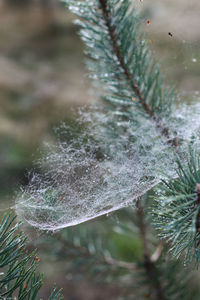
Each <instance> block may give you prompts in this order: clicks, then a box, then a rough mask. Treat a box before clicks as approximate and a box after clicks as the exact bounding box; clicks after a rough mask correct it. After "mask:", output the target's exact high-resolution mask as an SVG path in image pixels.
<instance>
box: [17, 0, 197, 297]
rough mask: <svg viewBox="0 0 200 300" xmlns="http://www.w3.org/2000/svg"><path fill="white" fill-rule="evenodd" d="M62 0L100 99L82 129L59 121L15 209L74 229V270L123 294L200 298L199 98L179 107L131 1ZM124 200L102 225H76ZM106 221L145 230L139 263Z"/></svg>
mask: <svg viewBox="0 0 200 300" xmlns="http://www.w3.org/2000/svg"><path fill="white" fill-rule="evenodd" d="M65 2H66V4H67V5H68V7H69V9H70V10H71V11H72V12H73V13H75V14H76V15H77V16H78V17H79V18H80V19H79V20H78V21H76V24H78V25H79V26H80V27H81V31H80V36H81V38H82V40H83V41H84V42H85V45H86V54H87V65H88V68H89V71H90V77H91V78H93V80H94V86H95V88H96V94H97V95H98V96H99V97H100V98H101V99H102V101H101V105H98V106H96V107H93V108H90V109H89V110H88V109H87V110H82V111H81V112H80V113H79V117H78V120H77V123H78V125H79V128H80V131H79V132H78V133H77V132H76V130H74V129H73V128H70V127H67V126H66V125H63V126H62V130H61V135H60V138H59V141H58V144H57V145H56V146H55V147H53V148H49V149H47V153H46V155H45V156H44V158H43V159H41V161H40V162H39V165H40V167H41V168H42V170H43V175H38V174H33V176H32V179H31V180H30V184H29V186H28V187H26V188H24V189H23V191H22V192H21V193H20V194H19V195H18V200H17V204H16V211H17V213H18V215H19V216H20V217H22V218H25V219H26V220H27V221H28V223H29V224H31V225H32V226H35V227H37V228H39V229H41V230H47V231H48V230H50V231H55V232H56V231H58V230H60V229H62V228H66V227H69V228H67V229H65V230H64V231H63V232H61V233H60V232H57V233H56V234H55V238H57V240H58V241H60V243H61V244H62V245H63V247H64V249H65V251H66V253H67V258H66V259H67V260H69V262H70V263H71V270H72V271H73V269H74V267H75V269H77V268H78V267H79V268H80V270H81V273H82V274H85V272H84V270H85V269H86V271H87V273H88V272H89V273H90V275H92V276H91V278H93V279H96V280H97V281H98V280H100V281H105V282H107V283H109V284H111V283H113V282H114V283H116V284H117V285H118V286H121V288H122V290H123V288H124V290H123V294H122V295H120V297H121V298H120V299H146V298H149V299H155V300H158V299H159V300H164V299H170V300H171V299H177V300H178V299H198V297H199V295H200V294H199V290H198V288H196V287H194V286H193V285H192V281H193V280H192V279H194V277H193V278H192V277H191V279H190V280H189V279H188V275H187V274H188V270H190V271H191V276H192V267H194V265H195V266H197V265H198V262H199V259H200V253H199V241H200V235H199V233H200V212H199V209H200V171H199V169H200V168H199V166H200V160H199V125H200V124H199V118H198V115H199V104H198V103H194V104H190V105H188V104H184V103H181V104H180V101H179V98H178V96H177V94H176V92H175V91H174V90H173V89H171V88H169V87H166V86H165V85H164V83H163V80H162V76H161V74H160V68H159V65H158V64H157V63H155V61H154V58H153V57H152V54H151V51H150V50H149V46H148V41H147V40H146V38H145V36H144V34H143V33H142V32H141V30H140V23H141V19H140V17H139V15H138V13H137V11H135V9H134V6H133V5H132V1H129V0H123V1H117V0H81V1H76V0H65ZM127 206H128V207H129V208H126V209H125V210H124V211H123V213H122V215H120V217H119V219H120V221H118V222H115V221H114V220H112V219H111V220H109V221H108V220H106V221H104V224H102V228H101V230H99V229H97V228H96V227H95V226H93V225H87V224H81V225H77V224H80V223H84V222H85V221H87V220H90V219H94V218H96V217H98V216H101V215H105V214H108V213H110V212H113V211H116V210H119V209H120V208H124V207H127ZM130 207H131V208H130ZM72 225H77V226H76V227H73V228H70V226H72ZM151 225H153V226H154V228H155V229H156V230H157V231H158V232H159V237H160V238H161V241H159V240H158V239H157V238H156V234H155V232H154V229H153V228H152V226H151ZM108 227H109V228H110V230H111V231H116V229H117V230H118V232H120V233H121V235H122V236H124V237H131V236H136V235H137V236H139V238H140V243H141V249H142V253H143V254H142V255H141V257H139V259H138V260H137V261H136V262H133V261H128V262H127V261H122V260H120V259H119V256H118V255H117V253H116V247H115V245H114V244H113V241H112V240H111V241H110V244H109V245H108V243H106V241H107V240H108V235H107V234H108V233H107V230H106V228H108ZM98 230H99V232H98ZM176 258H179V260H178V261H177V260H176ZM182 262H183V263H184V265H186V264H187V269H185V268H184V267H183V266H182V265H181V264H182ZM133 278H136V279H137V280H136V279H135V280H133ZM133 281H134V284H133ZM188 282H189V285H188ZM134 285H135V286H134Z"/></svg>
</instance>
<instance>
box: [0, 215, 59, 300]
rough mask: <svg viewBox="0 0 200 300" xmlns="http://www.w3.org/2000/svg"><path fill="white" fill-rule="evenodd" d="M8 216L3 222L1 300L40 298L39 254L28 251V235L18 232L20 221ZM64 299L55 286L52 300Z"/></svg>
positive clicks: (0, 265)
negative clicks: (17, 221)
mask: <svg viewBox="0 0 200 300" xmlns="http://www.w3.org/2000/svg"><path fill="white" fill-rule="evenodd" d="M14 220H15V217H11V216H10V215H7V216H6V215H5V216H4V217H3V219H2V221H1V224H0V271H1V272H0V299H7V300H9V299H14V297H17V299H19V300H22V299H29V300H34V299H38V292H39V290H40V288H41V286H42V276H41V275H40V274H37V273H36V267H37V264H38V260H39V259H38V257H37V256H36V255H35V252H32V253H28V252H27V251H26V237H25V236H24V234H23V233H22V232H19V231H18V230H19V227H20V225H21V223H16V224H15V225H14ZM50 299H51V300H56V299H62V297H61V293H60V291H56V290H55V288H54V289H53V291H52V293H51V295H50V297H49V300H50Z"/></svg>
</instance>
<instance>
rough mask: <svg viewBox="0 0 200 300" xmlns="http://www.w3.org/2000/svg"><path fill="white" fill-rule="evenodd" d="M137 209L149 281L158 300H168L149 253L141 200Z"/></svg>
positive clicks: (145, 267) (144, 261)
mask: <svg viewBox="0 0 200 300" xmlns="http://www.w3.org/2000/svg"><path fill="white" fill-rule="evenodd" d="M137 208H138V209H137V216H138V225H139V230H140V236H141V241H142V244H143V266H144V269H145V272H146V275H147V277H148V279H149V281H150V282H151V283H152V287H153V289H154V291H155V295H156V300H166V298H165V295H164V291H163V287H162V283H161V282H160V279H159V276H158V274H157V268H156V265H155V262H154V261H153V260H152V257H151V254H150V251H149V246H148V240H147V225H146V223H145V220H144V208H143V207H142V205H141V202H140V200H138V202H137Z"/></svg>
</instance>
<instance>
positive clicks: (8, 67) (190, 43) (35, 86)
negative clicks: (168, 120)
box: [0, 0, 200, 300]
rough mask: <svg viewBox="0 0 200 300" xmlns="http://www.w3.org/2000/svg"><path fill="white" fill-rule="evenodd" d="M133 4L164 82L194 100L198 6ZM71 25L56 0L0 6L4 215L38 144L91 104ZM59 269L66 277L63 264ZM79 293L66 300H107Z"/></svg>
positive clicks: (17, 0)
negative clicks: (80, 107) (74, 111)
mask: <svg viewBox="0 0 200 300" xmlns="http://www.w3.org/2000/svg"><path fill="white" fill-rule="evenodd" d="M134 5H136V6H137V8H138V9H140V10H141V11H142V15H143V16H144V24H143V27H144V30H145V31H146V32H147V39H149V41H150V47H151V48H152V50H153V52H154V54H155V56H156V57H157V58H158V59H159V60H160V62H161V68H162V71H163V74H164V77H165V80H166V82H167V83H169V84H173V85H175V86H177V89H178V90H179V91H180V94H181V95H182V96H183V97H187V98H188V99H190V98H193V97H196V98H199V90H200V85H199V75H200V71H199V67H200V51H199V48H200V30H199V26H200V21H199V14H200V2H199V1H198V0H190V1H188V0H163V1H160V0H148V1H147V0H144V1H143V2H140V1H139V0H138V1H136V0H135V2H134ZM73 19H74V17H73V16H72V15H71V14H70V13H69V12H68V11H67V9H66V8H65V6H64V5H63V4H61V3H59V2H58V1H56V0H38V1H31V0H30V1H28V0H5V1H3V0H1V1H0V208H1V209H4V208H7V207H9V206H10V205H13V203H14V192H15V190H16V188H19V186H20V185H21V184H25V183H26V181H27V179H26V176H25V173H26V170H28V169H31V167H32V162H33V160H34V159H35V158H37V157H38V156H39V151H38V149H40V148H41V147H42V144H43V142H44V141H47V142H53V141H54V140H55V136H54V132H53V128H54V127H55V126H58V125H59V123H60V122H61V121H67V122H68V120H70V119H71V118H72V114H71V108H72V107H74V106H78V105H80V104H85V103H90V102H92V101H94V100H95V99H94V96H91V95H92V94H91V93H90V92H89V89H90V83H89V80H88V79H87V76H85V74H86V69H85V66H84V63H83V59H84V55H83V44H82V42H81V41H80V39H79V37H78V35H77V30H78V29H77V28H76V27H75V25H73V23H72V21H73ZM148 20H150V23H151V24H150V25H147V24H146V22H147V21H148ZM169 32H170V33H172V37H171V36H169V34H168V33H169ZM44 261H45V258H44ZM51 264H52V265H51V266H49V264H48V259H46V263H45V262H44V265H43V266H44V269H45V270H46V271H45V270H43V271H44V272H45V274H49V277H50V278H51V281H52V280H53V281H55V282H58V281H59V286H62V285H65V284H66V282H65V278H64V279H63V278H62V279H61V278H60V277H59V273H58V274H56V275H55V273H54V268H55V265H54V264H53V263H51ZM56 264H57V266H58V268H60V269H59V270H62V271H60V272H61V273H62V272H64V271H63V269H62V268H63V266H62V262H61V263H60V264H59V263H58V262H57V263H56ZM85 285H86V288H85ZM79 287H80V291H77V290H76V289H77V285H75V286H74V283H72V284H70V285H69V286H68V289H67V291H68V292H66V295H65V299H81V300H82V299H87V300H89V299H106V297H108V296H106V295H105V296H103V295H102V294H101V296H98V295H99V288H97V289H96V288H95V289H94V288H91V287H90V288H89V287H88V283H82V285H79ZM75 290H76V291H75ZM82 291H84V293H83V292H82ZM102 297H103V298H102Z"/></svg>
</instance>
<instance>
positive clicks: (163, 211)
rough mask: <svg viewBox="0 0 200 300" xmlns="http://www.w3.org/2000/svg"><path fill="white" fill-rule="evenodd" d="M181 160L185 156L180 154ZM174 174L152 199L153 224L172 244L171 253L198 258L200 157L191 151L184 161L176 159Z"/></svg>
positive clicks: (191, 258) (199, 241) (177, 255)
mask: <svg viewBox="0 0 200 300" xmlns="http://www.w3.org/2000/svg"><path fill="white" fill-rule="evenodd" d="M183 160H184V158H183ZM177 165H178V168H177V178H176V179H174V180H170V179H169V181H168V182H167V181H165V182H164V183H163V185H162V186H161V187H160V188H161V190H160V192H159V194H158V195H156V196H155V199H154V203H155V204H154V208H153V217H154V223H155V227H156V228H157V229H158V230H159V234H160V236H161V237H162V238H164V239H167V240H168V241H169V242H170V245H171V251H172V252H173V254H174V256H176V257H180V255H181V254H183V253H185V261H186V262H190V261H192V260H193V259H196V261H197V262H199V260H200V251H199V243H200V233H199V232H200V213H199V211H200V189H199V183H200V171H199V170H200V157H199V155H198V154H197V153H195V151H192V150H191V151H190V156H189V157H188V159H187V165H186V166H185V164H183V161H181V160H180V159H179V160H178V161H177Z"/></svg>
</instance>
